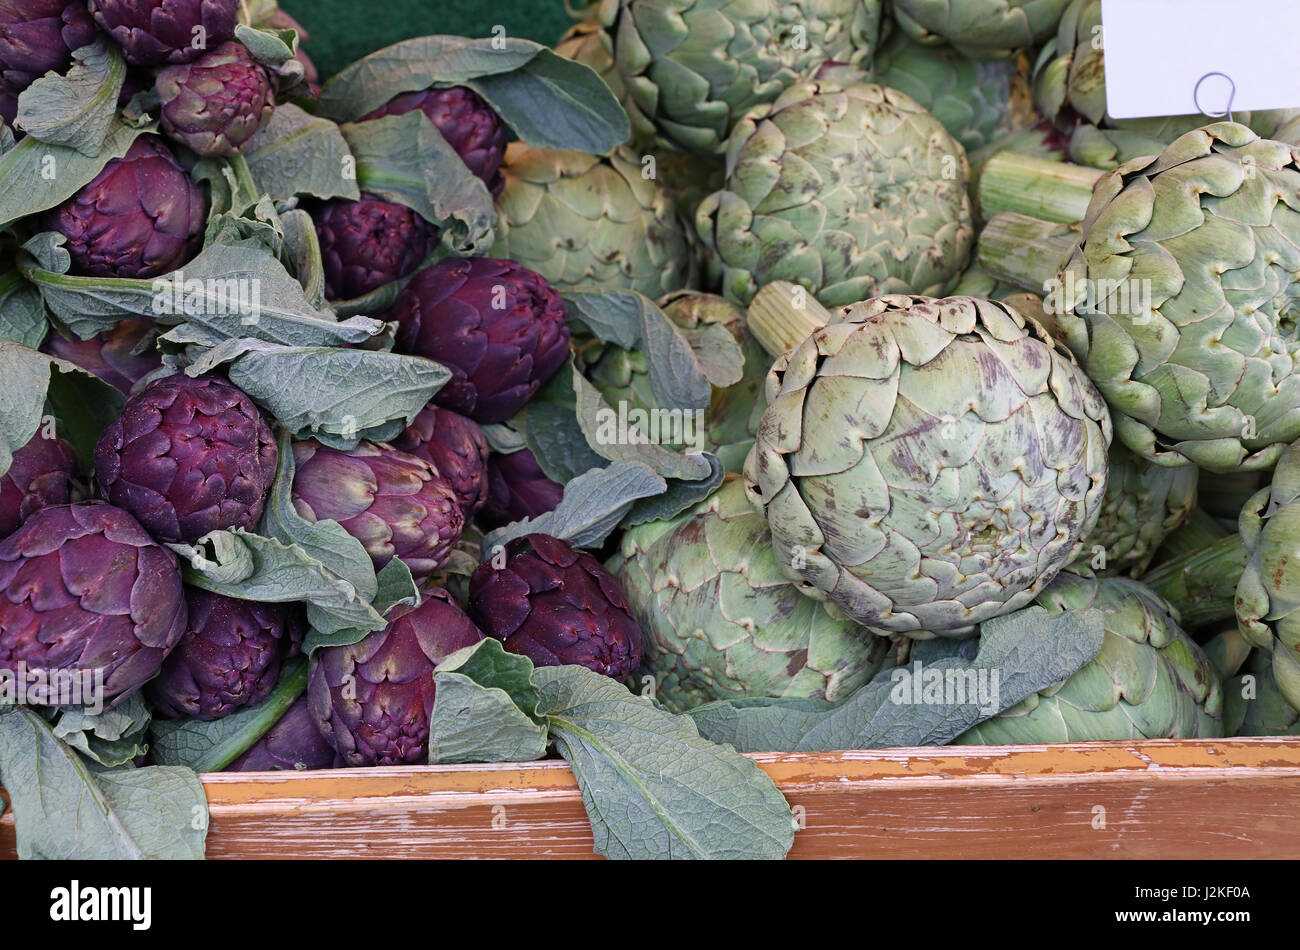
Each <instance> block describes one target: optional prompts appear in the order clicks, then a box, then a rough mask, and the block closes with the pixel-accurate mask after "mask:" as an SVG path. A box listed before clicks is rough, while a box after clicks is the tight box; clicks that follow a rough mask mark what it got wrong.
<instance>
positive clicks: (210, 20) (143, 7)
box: [90, 0, 240, 66]
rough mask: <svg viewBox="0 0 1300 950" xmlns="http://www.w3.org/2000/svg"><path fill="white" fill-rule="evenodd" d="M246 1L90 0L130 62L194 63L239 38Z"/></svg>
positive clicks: (100, 21) (98, 18) (92, 10)
mask: <svg viewBox="0 0 1300 950" xmlns="http://www.w3.org/2000/svg"><path fill="white" fill-rule="evenodd" d="M239 4H240V0H90V13H91V15H92V16H93V17H94V18H95V22H96V23H98V24H99V25H100V26H101V27H102V28H103V29H104V30H105V31H106V32H107V33H108V35H109V36H111V37H113V39H115V40H116V41H117V42H118V43H119V44H121V46H122V52H123V54H124V55H125V56H126V61H127V62H128V63H134V64H135V65H137V66H153V65H156V64H158V63H188V62H189V61H190V60H192V59H197V58H198V57H199V56H201V55H203V53H204V51H205V50H209V49H215V48H216V47H217V46H220V45H221V44H222V43H224V42H226V40H230V39H234V37H235V27H236V26H237V25H238V22H239Z"/></svg>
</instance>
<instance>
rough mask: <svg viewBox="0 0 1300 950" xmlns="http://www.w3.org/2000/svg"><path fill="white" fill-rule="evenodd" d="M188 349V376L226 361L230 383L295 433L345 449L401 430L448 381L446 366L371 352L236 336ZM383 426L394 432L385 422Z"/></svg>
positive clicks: (301, 436)
mask: <svg viewBox="0 0 1300 950" xmlns="http://www.w3.org/2000/svg"><path fill="white" fill-rule="evenodd" d="M175 338H176V337H175V336H170V337H169V339H175ZM192 355H194V357H195V359H194V363H193V365H192V366H190V367H189V369H188V370H187V372H188V373H189V374H190V375H191V376H201V375H203V374H204V373H207V372H211V371H212V370H213V369H214V368H216V367H218V366H220V365H221V364H222V363H227V362H229V363H230V366H229V369H228V376H229V377H230V381H231V382H232V383H234V384H235V385H236V386H238V387H239V388H240V389H242V390H243V391H244V392H246V393H248V395H249V396H251V397H252V398H253V399H254V400H256V401H257V402H258V403H259V404H260V405H262V406H264V407H265V408H266V409H268V410H269V411H270V412H271V413H272V414H273V415H274V416H275V418H276V419H277V420H279V422H280V423H281V424H282V425H283V426H285V428H287V429H288V430H289V431H290V432H292V433H293V434H294V435H295V437H297V438H300V439H306V438H312V437H320V436H327V437H329V436H332V437H333V439H332V443H333V444H336V445H342V446H343V447H346V448H353V447H355V446H356V444H357V443H358V442H360V441H361V440H362V439H363V438H368V437H370V435H371V434H372V433H373V432H374V431H375V430H378V429H381V428H384V427H390V424H391V423H395V422H396V423H400V425H399V426H398V427H397V432H400V431H401V430H402V429H405V428H406V426H408V425H410V424H411V423H412V422H413V421H414V420H415V417H416V416H418V415H419V414H420V412H421V411H422V410H423V409H424V407H425V406H427V405H428V404H429V401H430V400H431V399H433V397H434V394H436V393H437V392H438V390H440V389H441V388H442V387H443V386H444V385H446V383H447V381H448V380H450V379H451V371H450V370H448V369H447V368H446V367H444V366H442V365H440V364H438V363H434V362H433V361H431V360H426V359H424V358H422V357H419V356H406V355H403V354H400V353H384V352H375V351H372V350H354V349H348V350H342V349H333V348H326V347H288V346H277V345H274V344H268V343H263V342H261V341H258V340H249V339H241V340H227V341H225V342H223V343H221V344H219V345H217V346H215V347H212V348H211V349H209V350H207V351H206V352H202V353H194V354H192ZM384 431H385V432H386V433H388V434H389V437H390V438H391V437H392V435H394V434H396V433H393V432H392V429H391V427H390V428H387V429H385V430H384Z"/></svg>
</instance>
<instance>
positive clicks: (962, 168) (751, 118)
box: [695, 79, 975, 306]
mask: <svg viewBox="0 0 1300 950" xmlns="http://www.w3.org/2000/svg"><path fill="white" fill-rule="evenodd" d="M969 182H970V167H969V165H968V163H967V160H966V152H965V150H964V149H963V148H962V147H961V145H960V144H958V143H957V141H956V140H955V139H953V137H952V136H951V135H949V134H948V131H947V130H946V129H945V128H944V127H943V126H942V125H941V124H940V123H939V120H938V119H936V118H935V117H934V116H932V115H931V114H930V113H928V112H926V111H925V109H923V108H921V106H920V104H919V103H917V102H916V101H915V100H914V99H912V97H911V96H907V95H904V94H903V93H901V92H898V91H896V90H893V89H888V88H886V87H884V86H878V85H874V84H869V83H858V84H852V85H847V86H842V85H840V84H839V83H837V82H833V81H831V80H829V79H823V80H809V81H804V82H799V83H796V84H794V85H792V86H791V87H790V88H789V89H787V90H786V91H785V92H784V93H782V94H781V96H780V97H779V98H777V99H776V101H774V102H773V103H772V104H771V105H770V106H764V107H761V108H759V109H756V110H754V111H753V112H750V113H748V114H747V115H745V116H744V117H743V118H742V119H741V120H740V121H739V122H738V123H737V124H736V128H735V130H734V131H733V132H732V135H731V138H730V139H729V140H728V142H727V185H726V188H725V189H724V190H722V191H719V192H715V193H714V194H712V195H710V196H709V197H708V198H706V199H705V200H704V201H703V202H702V203H701V204H700V206H699V208H698V209H697V210H696V215H695V225H696V229H697V231H698V232H699V235H700V238H701V240H703V242H704V244H705V246H706V247H707V248H708V249H709V250H710V251H711V252H712V253H713V255H715V257H716V259H717V262H718V263H717V266H719V267H720V268H721V277H722V289H723V293H724V294H725V295H726V296H727V298H728V299H730V300H734V301H736V302H737V303H740V304H748V303H749V302H750V301H751V300H752V299H753V298H754V294H756V293H757V292H758V290H759V288H760V287H762V286H763V285H764V284H766V283H769V282H771V281H774V280H789V281H793V282H794V283H797V284H801V285H803V286H804V287H805V288H807V289H808V290H809V291H810V292H811V293H813V294H814V295H816V297H817V299H818V300H819V301H820V302H821V303H823V304H825V305H826V306H839V305H847V304H850V303H855V302H857V301H859V300H865V299H867V298H868V297H876V296H881V295H883V294H892V293H914V294H925V295H931V296H938V295H942V294H945V293H947V292H948V291H949V290H950V289H951V288H952V287H953V285H954V284H955V283H956V282H957V278H958V277H960V276H961V273H962V271H963V270H964V269H965V267H966V262H967V259H968V258H969V256H970V251H971V246H972V244H973V242H974V237H975V231H974V226H973V224H972V219H971V205H970V196H969V194H968V193H967V186H968V185H969Z"/></svg>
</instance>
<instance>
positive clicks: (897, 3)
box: [893, 0, 1070, 59]
mask: <svg viewBox="0 0 1300 950" xmlns="http://www.w3.org/2000/svg"><path fill="white" fill-rule="evenodd" d="M1069 2H1070V0H894V4H893V14H894V21H895V22H896V23H898V25H899V26H900V27H902V29H903V32H904V33H906V34H907V35H908V36H910V37H912V38H913V39H914V40H916V41H918V42H921V43H932V44H933V43H950V44H952V45H953V46H955V47H956V48H957V49H959V50H961V51H962V52H963V53H965V54H966V55H968V56H971V57H974V58H976V59H1004V58H1008V57H1012V56H1014V55H1015V54H1016V52H1017V51H1018V50H1020V49H1023V48H1025V47H1030V46H1037V45H1038V44H1039V43H1041V42H1042V41H1043V40H1045V39H1047V38H1048V37H1049V36H1051V35H1052V33H1053V31H1055V30H1056V27H1057V24H1058V23H1059V22H1060V19H1061V14H1062V13H1063V12H1064V11H1065V8H1066V6H1067V5H1068V4H1069Z"/></svg>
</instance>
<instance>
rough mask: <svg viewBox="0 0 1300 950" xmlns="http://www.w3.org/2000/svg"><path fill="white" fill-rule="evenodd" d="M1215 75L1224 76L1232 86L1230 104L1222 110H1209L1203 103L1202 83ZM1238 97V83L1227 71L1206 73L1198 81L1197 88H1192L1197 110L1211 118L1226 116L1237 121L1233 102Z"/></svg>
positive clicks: (1193, 100) (1229, 97)
mask: <svg viewBox="0 0 1300 950" xmlns="http://www.w3.org/2000/svg"><path fill="white" fill-rule="evenodd" d="M1215 76H1221V77H1222V78H1224V79H1226V80H1228V85H1229V87H1231V88H1230V89H1229V91H1228V105H1227V106H1226V107H1225V108H1224V110H1223V111H1222V112H1209V111H1207V110H1206V109H1205V108H1204V107H1202V105H1201V85H1202V84H1203V83H1204V82H1205V80H1207V79H1211V78H1213V77H1215ZM1236 98H1237V84H1236V83H1235V82H1233V81H1232V77H1231V76H1229V75H1228V74H1227V73H1220V72H1213V73H1206V74H1205V75H1204V76H1202V77H1201V78H1200V79H1198V80H1197V81H1196V88H1195V89H1194V90H1192V102H1193V103H1194V104H1195V105H1196V110H1197V111H1198V112H1200V113H1201V115H1203V116H1206V117H1207V118H1210V119H1224V118H1226V119H1227V120H1228V121H1229V122H1235V121H1236V119H1234V118H1233V117H1232V103H1233V100H1235V99H1236Z"/></svg>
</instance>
